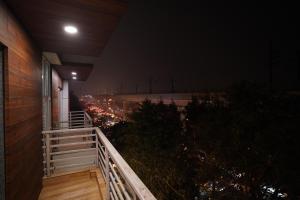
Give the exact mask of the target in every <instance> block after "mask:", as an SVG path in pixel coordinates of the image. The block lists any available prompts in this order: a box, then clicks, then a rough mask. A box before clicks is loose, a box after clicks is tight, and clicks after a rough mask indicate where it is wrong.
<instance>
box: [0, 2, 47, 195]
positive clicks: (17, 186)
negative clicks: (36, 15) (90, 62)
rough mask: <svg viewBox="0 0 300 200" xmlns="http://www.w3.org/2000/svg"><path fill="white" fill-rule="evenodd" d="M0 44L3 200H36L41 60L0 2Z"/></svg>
mask: <svg viewBox="0 0 300 200" xmlns="http://www.w3.org/2000/svg"><path fill="white" fill-rule="evenodd" d="M0 42H1V43H3V44H4V45H5V46H6V47H7V55H6V59H7V60H6V61H7V62H6V63H5V66H4V74H5V75H4V87H5V100H4V110H5V121H4V123H5V125H4V126H5V178H6V183H5V186H6V188H5V190H6V199H8V200H14V199H16V200H17V199H18V200H19V199H30V200H35V199H37V198H38V195H39V193H40V190H41V187H42V176H43V171H42V168H43V166H42V149H41V130H42V94H41V89H42V88H41V86H42V82H41V76H42V74H41V58H42V56H41V54H40V51H39V50H38V49H37V48H36V47H35V46H34V45H33V43H32V42H31V40H30V38H29V37H28V36H27V34H26V33H25V31H24V30H23V29H22V26H20V24H19V23H18V21H17V20H16V19H15V17H14V16H13V15H12V14H11V12H10V11H9V10H8V9H7V7H6V5H5V4H4V3H3V2H2V1H1V0H0Z"/></svg>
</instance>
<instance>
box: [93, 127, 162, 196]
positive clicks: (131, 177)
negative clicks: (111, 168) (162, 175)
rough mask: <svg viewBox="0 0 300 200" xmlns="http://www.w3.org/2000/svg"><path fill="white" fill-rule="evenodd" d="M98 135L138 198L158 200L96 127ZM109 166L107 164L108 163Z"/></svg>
mask: <svg viewBox="0 0 300 200" xmlns="http://www.w3.org/2000/svg"><path fill="white" fill-rule="evenodd" d="M95 130H96V133H97V135H98V137H99V139H100V140H101V142H102V144H103V145H104V147H105V148H106V149H107V151H108V156H109V157H110V158H111V159H112V160H113V162H114V164H115V165H116V166H117V168H118V170H119V171H120V172H121V174H122V175H123V176H124V177H123V178H124V179H125V180H126V182H127V183H128V184H129V185H130V186H131V187H132V189H133V190H134V192H135V194H136V195H137V197H138V198H139V199H141V200H150V199H151V200H152V199H153V200H154V199H156V198H155V197H154V196H153V194H152V193H151V192H150V190H149V189H148V188H147V187H146V186H145V184H144V183H143V182H142V181H141V179H140V178H139V177H138V176H137V175H136V173H135V172H134V171H133V170H132V169H131V167H130V166H129V165H128V163H127V162H126V161H125V160H124V159H123V157H122V156H121V155H120V154H119V152H118V151H117V150H116V149H115V148H114V146H113V145H112V144H111V143H110V142H109V140H108V139H107V138H106V137H105V135H104V134H103V133H102V131H101V130H100V129H99V128H98V127H96V128H95ZM106 164H107V163H106Z"/></svg>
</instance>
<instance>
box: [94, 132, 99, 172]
mask: <svg viewBox="0 0 300 200" xmlns="http://www.w3.org/2000/svg"><path fill="white" fill-rule="evenodd" d="M93 131H95V130H93ZM95 139H96V166H97V167H100V166H99V151H100V149H99V138H98V134H97V133H96V136H95Z"/></svg>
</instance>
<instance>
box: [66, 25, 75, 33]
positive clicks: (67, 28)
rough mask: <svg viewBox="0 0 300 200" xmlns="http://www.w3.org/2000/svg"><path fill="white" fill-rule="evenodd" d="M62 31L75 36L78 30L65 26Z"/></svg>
mask: <svg viewBox="0 0 300 200" xmlns="http://www.w3.org/2000/svg"><path fill="white" fill-rule="evenodd" d="M64 30H65V31H66V32H67V33H69V34H76V33H78V29H77V28H76V27H75V26H65V27H64Z"/></svg>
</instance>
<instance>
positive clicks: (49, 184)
mask: <svg viewBox="0 0 300 200" xmlns="http://www.w3.org/2000/svg"><path fill="white" fill-rule="evenodd" d="M66 199H76V200H96V199H97V200H99V199H100V200H101V199H102V195H101V191H100V188H99V182H98V180H97V176H95V175H93V172H91V171H90V170H88V171H83V172H77V173H72V174H68V175H62V176H57V177H53V178H46V179H44V181H43V189H42V191H41V194H40V196H39V200H66Z"/></svg>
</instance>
